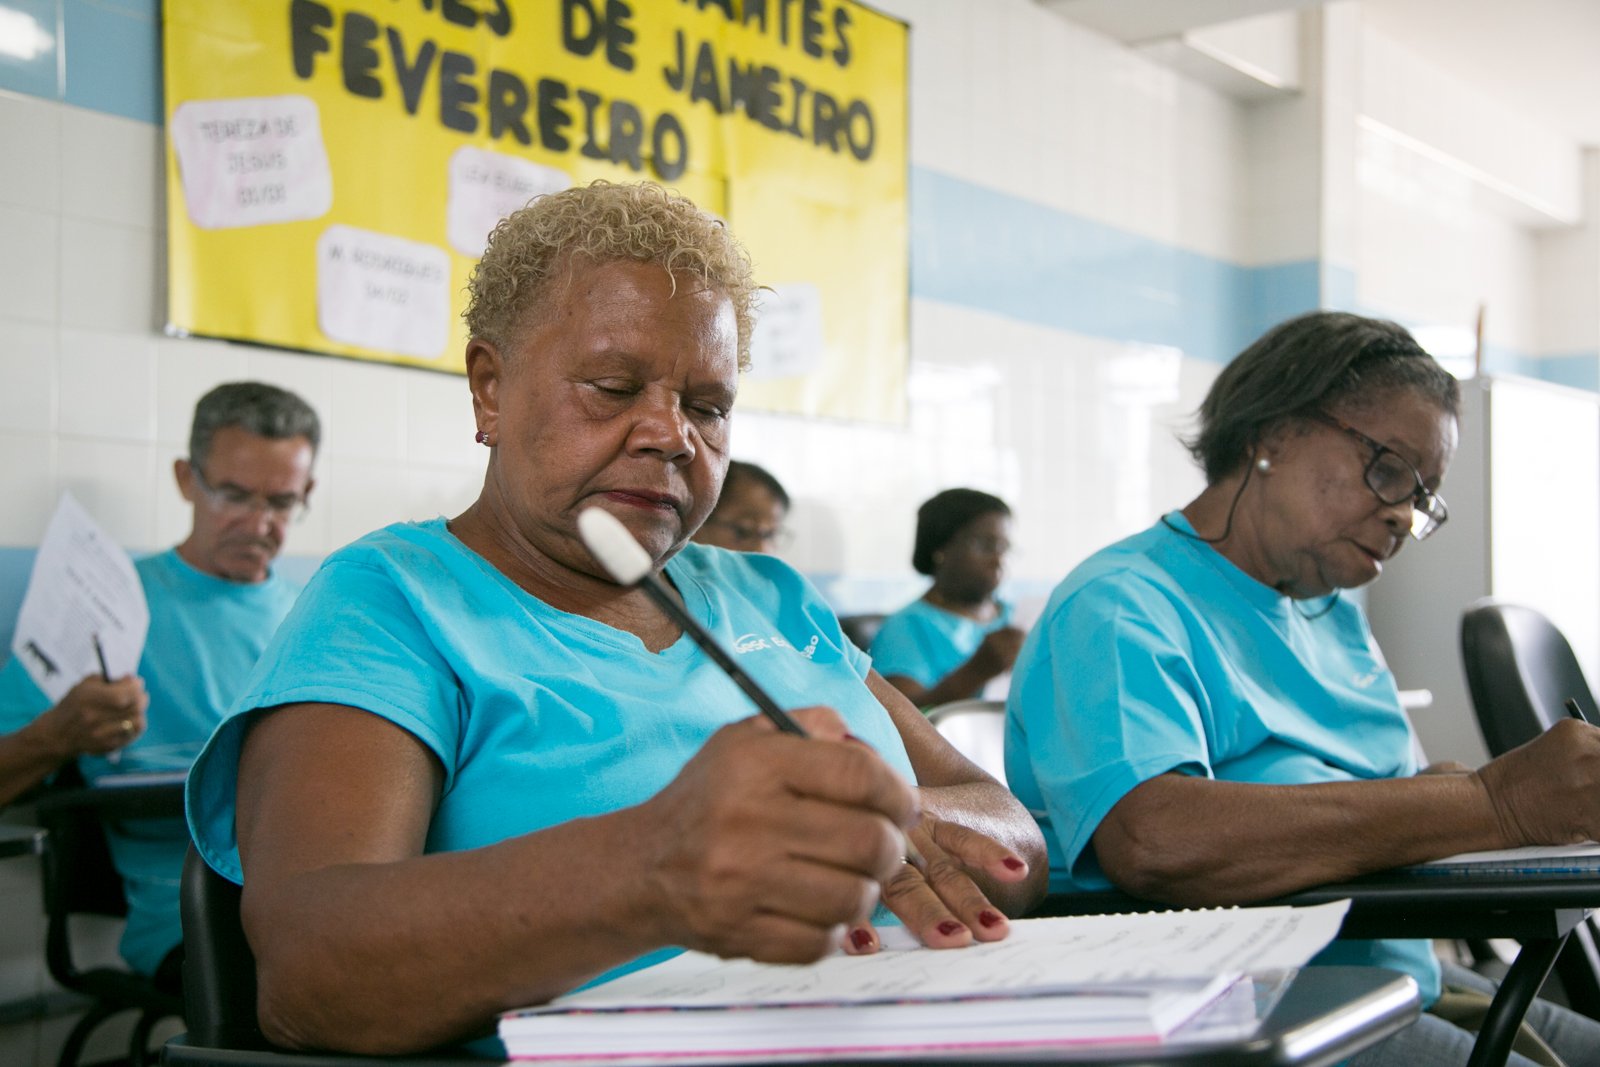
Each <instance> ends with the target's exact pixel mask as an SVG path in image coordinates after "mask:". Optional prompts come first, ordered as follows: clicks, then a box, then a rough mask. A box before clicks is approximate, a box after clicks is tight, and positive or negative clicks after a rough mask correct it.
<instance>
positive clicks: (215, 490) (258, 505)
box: [189, 459, 311, 525]
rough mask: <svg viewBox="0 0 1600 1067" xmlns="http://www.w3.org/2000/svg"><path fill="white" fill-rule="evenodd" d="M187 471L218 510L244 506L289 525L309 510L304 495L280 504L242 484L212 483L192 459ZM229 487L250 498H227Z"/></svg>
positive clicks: (304, 515)
mask: <svg viewBox="0 0 1600 1067" xmlns="http://www.w3.org/2000/svg"><path fill="white" fill-rule="evenodd" d="M189 473H190V474H192V475H193V476H194V481H195V485H196V486H198V487H199V489H200V492H201V493H202V494H203V495H204V496H205V498H206V499H207V500H209V501H210V502H211V504H212V506H213V507H215V508H216V509H217V510H219V511H223V510H232V511H236V512H242V511H243V510H244V509H245V508H248V509H249V511H250V514H252V515H255V514H259V513H265V514H266V515H268V516H269V517H272V518H275V519H277V520H278V521H280V522H282V523H284V524H285V525H289V524H292V523H298V522H300V521H301V520H303V519H304V518H305V517H306V512H308V511H310V510H311V502H310V501H309V500H307V499H306V498H305V497H304V496H299V497H297V498H296V499H295V501H294V503H292V504H289V505H287V506H280V505H277V504H274V503H273V502H272V501H271V499H269V498H268V496H267V495H266V494H265V493H258V492H256V491H254V490H251V489H245V487H244V486H242V485H240V486H217V485H212V484H211V481H210V479H208V478H207V477H206V476H205V474H204V473H203V472H202V471H201V470H200V464H198V463H196V462H195V461H194V460H193V459H190V460H189ZM230 488H232V489H235V490H238V491H241V492H246V493H249V494H250V498H249V499H248V500H242V501H241V500H229V499H227V496H226V494H227V491H228V489H230Z"/></svg>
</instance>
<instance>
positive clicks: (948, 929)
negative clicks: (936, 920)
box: [939, 919, 966, 937]
mask: <svg viewBox="0 0 1600 1067" xmlns="http://www.w3.org/2000/svg"><path fill="white" fill-rule="evenodd" d="M965 929H966V927H965V926H962V925H961V924H960V923H958V922H956V921H955V920H954V919H946V920H945V921H944V922H942V923H940V924H939V932H940V933H941V934H943V935H944V936H946V937H954V936H955V935H956V934H959V933H960V932H961V931H963V930H965Z"/></svg>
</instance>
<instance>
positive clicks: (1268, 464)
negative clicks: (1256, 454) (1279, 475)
mask: <svg viewBox="0 0 1600 1067" xmlns="http://www.w3.org/2000/svg"><path fill="white" fill-rule="evenodd" d="M1271 469H1272V460H1270V459H1268V458H1267V457H1266V456H1262V457H1261V458H1260V459H1258V460H1256V470H1258V471H1260V472H1261V473H1262V474H1265V473H1267V472H1268V471H1269V470H1271Z"/></svg>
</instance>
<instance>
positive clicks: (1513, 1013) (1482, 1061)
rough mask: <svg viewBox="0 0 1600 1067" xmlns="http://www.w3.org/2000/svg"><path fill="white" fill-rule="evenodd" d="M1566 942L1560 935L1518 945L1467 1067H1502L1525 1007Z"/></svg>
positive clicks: (1490, 1004)
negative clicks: (1518, 947) (1515, 956)
mask: <svg viewBox="0 0 1600 1067" xmlns="http://www.w3.org/2000/svg"><path fill="white" fill-rule="evenodd" d="M1566 940H1567V937H1566V935H1565V934H1563V935H1561V936H1560V937H1552V938H1548V939H1540V940H1538V941H1524V942H1523V943H1522V951H1521V952H1518V953H1517V958H1516V959H1515V960H1513V961H1512V963H1511V969H1510V970H1509V971H1507V972H1506V977H1505V980H1504V981H1502V982H1501V983H1500V989H1499V991H1498V992H1496V993H1495V995H1494V1000H1492V1001H1491V1002H1490V1003H1489V1013H1488V1014H1487V1015H1486V1016H1484V1020H1483V1026H1482V1027H1481V1028H1480V1029H1479V1030H1478V1040H1477V1042H1476V1043H1475V1044H1474V1045H1473V1046H1472V1055H1471V1056H1469V1057H1468V1058H1467V1067H1505V1063H1506V1059H1507V1057H1509V1056H1510V1055H1511V1042H1512V1040H1513V1039H1515V1037H1516V1036H1517V1028H1518V1027H1519V1026H1521V1025H1522V1018H1523V1016H1525V1015H1526V1014H1527V1013H1528V1005H1529V1004H1532V1003H1533V998H1534V997H1535V996H1537V995H1538V993H1539V987H1540V986H1542V985H1544V980H1545V977H1546V976H1547V975H1549V973H1550V966H1551V964H1553V963H1555V961H1556V956H1558V955H1559V954H1560V953H1561V946H1562V945H1563V944H1565V943H1566Z"/></svg>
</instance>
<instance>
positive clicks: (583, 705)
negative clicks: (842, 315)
mask: <svg viewBox="0 0 1600 1067" xmlns="http://www.w3.org/2000/svg"><path fill="white" fill-rule="evenodd" d="M754 297H755V285H754V282H753V280H752V277H751V269H750V265H749V261H748V259H747V258H746V256H745V254H744V252H743V250H742V249H741V248H740V247H739V246H738V244H737V243H736V242H735V241H734V240H733V239H732V238H731V237H730V236H729V234H728V232H727V230H726V229H725V228H724V227H723V226H722V225H721V224H720V223H719V222H717V221H716V220H715V219H713V218H712V217H710V216H709V215H707V214H705V213H704V212H702V211H700V210H699V209H698V208H696V207H695V206H694V205H693V204H691V203H689V202H688V201H687V200H684V199H682V198H681V197H677V196H674V195H671V194H668V193H666V192H665V191H663V190H661V189H660V188H658V187H656V186H652V185H648V184H645V185H611V184H606V183H595V184H594V185H590V186H587V187H583V188H575V189H569V190H566V191H564V192H562V193H558V194H554V195H551V196H547V197H542V198H539V199H538V200H535V201H534V202H533V203H531V204H530V205H529V206H528V207H526V208H524V209H522V210H521V211H519V212H517V213H515V214H514V215H512V216H511V217H510V218H508V219H506V220H505V221H504V222H503V223H501V225H500V226H499V227H497V228H496V230H495V232H494V234H493V235H492V237H491V239H490V243H489V248H488V250H487V251H486V252H485V254H484V257H483V260H482V262H481V263H480V264H479V266H478V268H477V270H476V272H475V274H474V276H473V279H472V282H471V304H470V306H469V308H468V309H467V312H466V319H467V323H468V326H469V328H470V332H471V339H470V340H469V342H468V345H467V349H466V364H467V379H468V384H469V386H470V389H471V393H472V400H473V408H474V411H475V413H476V416H477V424H478V434H477V437H478V440H479V441H480V442H481V443H482V444H484V445H485V446H487V447H488V449H489V462H488V468H487V471H486V473H485V476H484V484H483V490H482V492H481V494H480V495H479V497H478V499H477V501H476V502H475V503H474V504H473V505H472V506H471V507H469V508H468V509H467V510H466V511H465V512H463V513H462V514H460V515H458V516H456V517H455V518H453V519H450V520H448V521H447V520H444V519H436V520H433V521H431V522H421V523H402V524H397V525H394V526H390V527H387V528H385V529H383V530H380V531H378V532H376V533H374V534H371V535H369V536H367V537H365V538H363V539H361V540H359V541H357V542H356V543H354V544H352V545H350V546H349V547H347V548H345V549H343V550H341V551H339V552H336V553H334V554H333V555H332V556H331V557H329V559H328V561H327V562H326V563H325V564H324V565H323V567H322V569H321V571H320V572H319V573H318V574H317V576H316V577H315V578H314V579H313V581H312V582H311V584H310V585H309V586H308V588H307V589H306V591H305V593H304V594H303V595H302V596H301V598H300V601H299V603H298V605H297V607H296V609H295V611H294V613H293V614H292V615H291V616H290V618H289V619H288V620H287V621H286V622H285V624H284V627H283V629H282V630H280V631H279V634H278V637H277V639H276V641H275V643H274V645H273V647H272V648H271V649H269V650H268V652H267V654H266V656H265V658H264V660H263V665H262V666H261V667H260V668H259V669H258V671H257V673H256V676H255V677H254V679H253V681H252V683H251V685H250V687H249V691H248V694H247V695H246V696H245V697H244V698H243V699H242V700H241V701H240V702H239V704H238V705H237V707H236V709H235V710H236V714H235V716H234V717H233V718H232V719H230V720H229V721H228V722H227V723H226V724H225V725H224V726H223V727H222V728H221V729H220V730H219V731H218V733H217V734H216V736H215V737H213V738H212V741H211V743H210V745H209V746H208V748H207V750H206V752H205V754H204V755H203V756H202V758H201V760H200V762H199V764H198V765H197V767H196V768H195V770H194V772H193V775H192V777H191V779H190V787H189V789H190V795H189V800H190V822H191V826H192V828H193V831H194V836H195V841H196V843H197V845H198V847H199V849H200V851H201V853H202V855H204V856H205V858H206V860H207V861H208V862H209V863H210V864H211V865H212V866H213V867H214V868H216V870H218V871H219V872H221V873H222V874H223V875H225V876H227V877H229V878H231V879H233V880H235V881H237V882H240V883H242V884H243V886H244V896H243V919H244V926H245V932H246V935H247V936H248V938H249V940H250V944H251V946H252V948H253V949H254V951H255V956H256V960H257V970H258V979H259V983H260V997H259V1004H260V1017H261V1024H262V1028H263V1030H264V1032H265V1033H266V1034H267V1035H268V1037H270V1038H271V1039H272V1040H274V1041H276V1042H278V1043H280V1044H283V1045H288V1046H294V1047H321V1048H336V1049H349V1050H356V1051H369V1052H394V1051H406V1050H415V1049H421V1048H425V1047H428V1046H431V1045H436V1044H440V1043H443V1042H448V1041H453V1040H459V1039H462V1038H465V1037H469V1036H471V1035H473V1034H475V1033H478V1032H480V1031H482V1030H484V1029H486V1028H488V1027H489V1026H490V1025H491V1024H492V1022H493V1020H494V1018H495V1015H496V1013H498V1012H500V1011H502V1010H504V1009H507V1008H511V1007H515V1006H518V1005H523V1004H528V1003H533V1002H537V1001H540V1000H544V999H547V998H550V997H553V996H555V995H557V994H559V993H562V992H565V991H567V990H570V989H572V988H574V987H575V986H578V985H580V984H582V983H585V982H588V981H590V980H592V979H594V978H596V977H597V976H606V975H612V974H616V973H620V971H621V970H622V969H624V968H631V967H637V966H642V965H645V964H648V963H650V962H653V961H655V960H658V959H660V958H662V956H663V953H664V952H665V951H667V950H670V949H672V948H673V947H675V946H683V947H690V948H696V949H701V950H705V951H710V952H715V953H718V954H720V955H723V956H727V957H750V958H754V959H760V960H777V961H805V960H812V959H816V958H817V957H819V956H820V955H822V954H823V953H825V952H827V951H829V950H830V949H831V948H832V947H833V946H834V945H835V944H837V943H839V942H840V941H841V939H842V940H843V942H844V944H845V947H846V948H847V949H849V950H851V951H857V952H861V951H872V950H873V949H875V948H876V947H877V935H876V933H875V929H874V926H873V923H872V916H873V915H874V906H875V904H877V902H878V901H880V899H881V901H882V906H883V907H885V908H887V909H888V911H890V912H893V913H894V915H896V916H898V917H899V918H900V920H902V921H904V923H905V924H906V925H907V926H908V927H909V928H910V929H911V930H912V931H913V932H914V933H915V934H916V935H917V936H918V937H920V938H921V939H922V940H923V941H924V942H926V943H928V944H930V945H933V946H936V947H950V948H956V947H960V946H962V945H965V944H970V943H971V942H973V941H974V940H994V939H996V938H1000V937H1004V936H1005V934H1006V930H1007V924H1006V919H1005V917H1004V916H1005V913H1010V914H1016V913H1017V912H1019V911H1020V910H1022V909H1024V908H1026V907H1027V906H1028V905H1030V904H1031V903H1032V902H1033V901H1035V900H1037V898H1038V896H1039V894H1040V893H1041V892H1042V888H1043V885H1042V882H1043V876H1044V865H1043V859H1044V846H1043V841H1042V839H1041V838H1040V836H1039V834H1038V832H1037V830H1036V829H1035V828H1034V826H1033V824H1032V822H1031V820H1030V818H1029V816H1028V814H1027V812H1026V811H1025V810H1024V809H1023V808H1022V807H1021V806H1020V805H1019V804H1018V803H1017V802H1016V801H1015V800H1014V799H1013V798H1012V797H1011V796H1010V795H1009V794H1008V793H1007V792H1006V791H1005V790H1004V789H1003V788H1002V787H1001V786H999V785H997V784H996V783H995V782H994V781H993V780H992V779H990V778H988V777H987V776H986V775H984V774H983V773H982V772H981V771H979V770H978V769H977V768H976V767H974V766H972V765H971V764H970V763H968V762H967V761H966V760H964V759H963V758H962V757H960V756H959V755H957V754H956V753H955V752H954V751H953V750H952V749H950V748H949V747H948V746H947V745H946V744H945V743H944V742H943V741H942V739H941V738H940V737H939V736H938V735H937V734H936V733H934V731H933V730H932V729H931V728H930V727H929V726H928V725H927V724H926V722H924V720H923V719H922V717H921V716H920V715H919V714H917V712H916V710H915V709H914V708H913V707H911V705H910V704H909V703H907V702H906V701H905V699H904V698H902V697H901V696H899V694H898V693H897V692H895V690H893V689H892V688H890V687H889V686H888V685H887V683H885V682H884V681H883V679H881V678H880V677H878V676H877V675H876V674H875V673H873V672H872V670H871V667H870V664H869V662H868V661H867V659H866V657H865V656H864V655H863V654H862V653H861V652H860V651H859V650H857V649H856V648H855V647H854V646H853V645H852V644H851V643H850V642H849V641H848V640H846V639H845V637H844V635H843V634H842V633H841V632H840V629H839V624H838V620H837V619H835V618H834V616H833V614H832V612H831V611H829V610H828V608H827V607H826V605H825V604H824V603H823V601H822V600H821V598H820V597H819V596H818V595H817V593H816V591H815V590H814V589H812V588H811V586H810V585H809V584H808V583H807V582H806V581H805V580H804V579H803V578H801V577H800V576H799V575H798V574H796V573H795V572H794V571H792V570H790V569H789V568H788V567H786V566H785V565H784V564H782V563H780V562H779V561H777V560H776V559H773V558H771V557H766V556H756V555H749V554H745V553H738V552H729V551H725V550H722V549H717V548H709V547H706V546H702V545H694V544H689V543H688V542H689V538H690V535H692V534H693V533H694V532H695V530H696V528H697V527H698V526H699V525H700V523H701V522H702V521H703V520H704V519H705V517H706V515H707V514H708V513H709V511H710V510H711V507H712V505H713V504H714V503H715V502H716V500H717V495H718V490H719V488H720V486H721V482H722V479H723V475H724V472H725V470H726V468H727V463H728V437H729V430H730V423H731V418H732V414H733V405H734V397H735V394H736V392H737V389H738V384H739V370H740V368H741V367H742V366H743V365H745V363H746V362H747V360H748V351H749V340H750V332H751V319H752V312H751V309H752V304H753V302H754ZM591 507H599V508H603V509H605V510H606V511H608V512H610V513H611V514H612V515H614V516H616V517H617V518H618V519H619V520H621V521H622V523H623V524H624V525H625V526H626V527H627V528H628V530H629V531H630V532H631V533H632V534H633V536H634V537H635V538H636V539H637V540H638V541H639V543H640V544H641V545H642V546H643V547H644V548H645V549H646V550H647V551H648V552H649V554H650V556H651V557H652V559H653V560H654V561H655V565H656V568H657V570H658V572H659V573H660V574H661V576H662V577H663V579H664V580H665V581H666V583H667V584H668V585H669V586H670V587H671V588H672V590H673V591H674V592H675V593H676V595H677V596H678V597H679V598H680V599H681V601H682V605H683V607H684V609H685V610H687V611H688V612H689V613H690V614H692V615H693V616H695V617H696V618H697V619H698V620H699V621H700V622H701V623H702V624H703V625H704V626H705V627H706V628H708V629H709V630H711V631H712V632H713V633H714V634H716V635H717V636H719V637H720V638H721V639H722V641H723V642H724V643H725V644H727V645H732V644H733V643H734V641H735V639H739V650H740V652H741V653H742V655H741V660H742V662H743V665H744V667H745V668H746V670H747V671H748V672H749V673H750V674H751V675H753V676H754V677H756V678H757V679H758V680H759V681H760V682H761V684H762V685H763V686H765V687H766V688H767V689H768V690H769V691H770V692H772V693H773V694H774V695H775V696H776V697H777V698H778V699H779V700H780V701H785V702H786V703H788V704H789V705H791V706H798V705H801V704H805V705H809V706H808V707H804V708H800V709H799V710H797V711H796V712H795V715H796V717H797V718H799V719H800V720H801V722H802V723H803V724H804V726H805V727H806V729H807V731H808V732H809V736H808V737H797V736H794V735H792V734H784V733H779V732H778V731H777V730H775V729H774V728H773V727H772V726H771V725H770V724H769V723H768V722H767V721H766V720H765V719H763V718H761V717H759V716H754V717H753V716H751V714H750V712H751V710H752V709H751V708H750V706H749V703H748V701H747V700H746V698H745V697H744V696H743V694H742V693H740V691H739V690H738V689H737V688H736V687H735V686H734V684H733V683H732V682H730V681H729V680H728V679H727V678H726V677H725V676H724V675H723V674H722V673H721V672H720V671H718V670H717V669H716V667H715V666H714V665H713V664H712V663H711V662H710V660H709V659H708V658H707V657H706V656H705V655H704V654H703V653H702V652H701V651H700V650H699V648H698V647H697V646H696V645H695V644H694V643H693V642H692V641H691V640H689V639H688V638H687V637H686V636H685V635H684V634H683V633H682V631H681V630H680V629H679V628H678V627H677V626H676V625H675V624H674V623H673V622H672V621H670V620H669V619H668V618H667V617H666V616H664V615H663V614H662V613H661V612H660V611H659V610H657V609H656V607H655V606H654V605H653V604H652V603H651V602H650V601H649V600H647V599H645V598H644V597H643V596H642V595H641V594H640V593H639V592H638V591H637V590H636V589H634V588H628V587H622V586H619V585H617V584H615V583H614V582H613V581H612V580H611V579H610V577H609V576H608V575H607V574H606V572H605V571H604V570H603V569H602V568H601V567H600V566H599V565H598V564H597V562H596V561H595V560H594V559H593V558H592V557H591V556H590V554H589V552H588V551H587V550H586V549H585V547H584V544H583V542H582V540H581V539H580V538H579V536H578V532H577V524H576V519H577V516H578V513H579V512H580V511H582V510H584V509H587V508H591ZM751 635H755V639H752V638H751ZM978 828H981V832H980V831H979V829H978ZM905 834H909V835H910V838H911V840H912V841H913V842H914V843H915V844H916V846H917V849H918V850H919V851H920V853H921V855H922V856H923V857H925V858H926V864H925V865H924V866H922V867H920V868H919V867H914V866H912V865H910V864H907V863H905V862H903V859H902V857H904V856H905V855H906V851H905V837H904V836H903V835H905ZM877 917H878V919H879V920H880V921H883V920H887V919H888V918H889V916H887V915H878V916H877Z"/></svg>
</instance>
